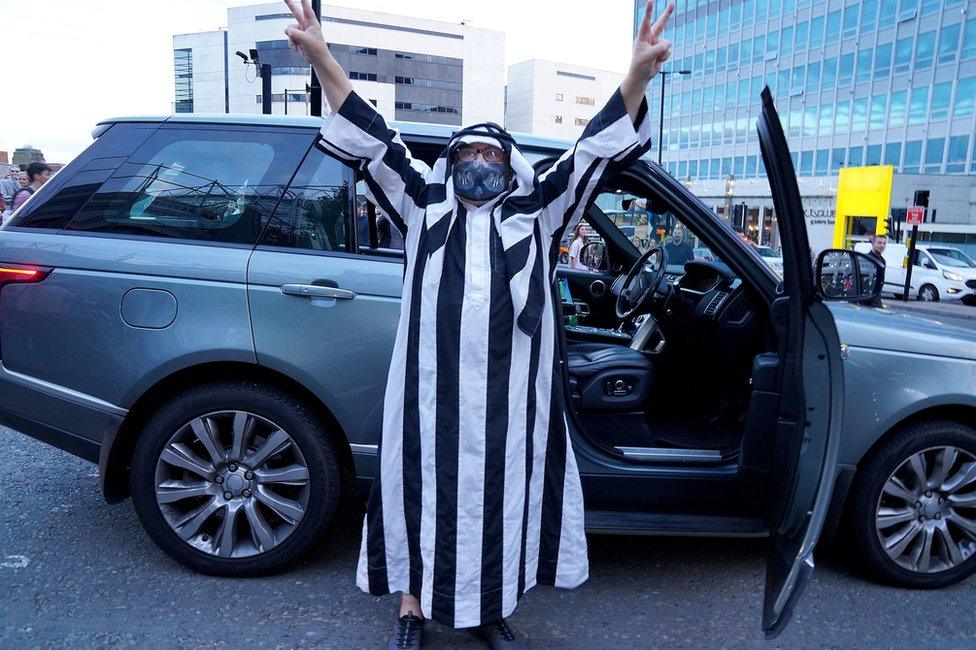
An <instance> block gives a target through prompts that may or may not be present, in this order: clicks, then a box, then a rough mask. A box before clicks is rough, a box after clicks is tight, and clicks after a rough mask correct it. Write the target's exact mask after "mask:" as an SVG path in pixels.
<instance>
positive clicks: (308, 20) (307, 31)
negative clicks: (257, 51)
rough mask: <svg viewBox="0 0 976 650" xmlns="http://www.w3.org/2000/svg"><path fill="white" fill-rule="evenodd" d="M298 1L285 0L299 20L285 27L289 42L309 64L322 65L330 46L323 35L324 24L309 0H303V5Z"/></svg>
mask: <svg viewBox="0 0 976 650" xmlns="http://www.w3.org/2000/svg"><path fill="white" fill-rule="evenodd" d="M298 1H299V0H285V4H286V5H288V8H289V9H290V10H291V14H292V16H294V17H295V20H296V21H297V22H295V23H292V24H291V25H289V26H288V27H286V28H285V35H286V36H288V44H289V45H290V46H291V48H292V49H294V50H297V51H298V53H299V54H300V55H301V56H302V58H303V59H305V60H306V61H308V62H309V64H311V65H313V66H314V65H321V64H322V63H323V62H324V61H325V60H326V57H328V56H329V48H328V47H326V45H325V38H324V37H323V36H322V26H321V25H320V24H319V19H318V16H316V15H315V12H314V11H313V10H312V6H311V5H310V4H309V2H308V0H301V3H302V4H301V7H299V6H298Z"/></svg>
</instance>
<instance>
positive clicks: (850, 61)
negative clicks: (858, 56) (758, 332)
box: [838, 52, 854, 86]
mask: <svg viewBox="0 0 976 650" xmlns="http://www.w3.org/2000/svg"><path fill="white" fill-rule="evenodd" d="M838 77H839V78H840V80H839V82H838V83H839V85H841V86H848V85H850V83H851V82H852V81H854V53H853V52H848V53H847V54H842V55H841V57H840V72H839V73H838Z"/></svg>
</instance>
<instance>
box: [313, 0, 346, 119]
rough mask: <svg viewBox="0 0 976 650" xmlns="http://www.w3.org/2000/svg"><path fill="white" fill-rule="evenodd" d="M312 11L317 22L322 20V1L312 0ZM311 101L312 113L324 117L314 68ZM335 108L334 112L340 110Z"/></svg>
mask: <svg viewBox="0 0 976 650" xmlns="http://www.w3.org/2000/svg"><path fill="white" fill-rule="evenodd" d="M312 11H313V12H314V13H315V20H318V21H321V20H322V0H312ZM309 95H310V97H309V101H310V102H311V107H310V111H309V112H310V113H311V114H312V115H314V116H316V117H322V86H320V85H319V78H318V76H316V74H315V68H312V83H310V84H309ZM338 108H339V107H338V106H333V107H332V110H336V109H338Z"/></svg>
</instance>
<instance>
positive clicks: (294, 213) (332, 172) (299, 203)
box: [261, 149, 350, 251]
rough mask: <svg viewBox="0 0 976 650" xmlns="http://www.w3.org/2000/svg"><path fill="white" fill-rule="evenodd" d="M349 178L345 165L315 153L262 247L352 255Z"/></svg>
mask: <svg viewBox="0 0 976 650" xmlns="http://www.w3.org/2000/svg"><path fill="white" fill-rule="evenodd" d="M349 178H350V174H349V173H348V172H347V170H346V167H345V166H344V165H343V164H342V163H340V162H339V161H338V160H336V159H335V158H332V157H331V156H327V155H325V154H324V153H322V152H321V151H320V150H318V149H312V151H311V152H310V153H309V154H308V157H307V158H306V159H305V162H303V163H302V166H301V168H300V169H299V170H298V173H297V174H296V175H295V179H294V180H293V181H292V183H291V185H289V187H288V191H287V192H286V193H285V196H284V198H282V200H281V202H280V203H279V204H278V208H277V209H276V210H275V212H274V215H273V216H272V218H271V222H270V223H269V224H268V227H267V229H266V230H265V231H264V234H263V235H262V236H261V244H262V245H267V246H286V247H289V248H300V249H303V250H315V251H348V250H349V245H350V242H349V232H348V222H349Z"/></svg>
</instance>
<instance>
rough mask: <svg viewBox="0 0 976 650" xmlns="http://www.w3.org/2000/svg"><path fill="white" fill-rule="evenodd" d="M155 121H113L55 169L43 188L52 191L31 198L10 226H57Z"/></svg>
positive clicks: (82, 201)
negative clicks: (117, 122)
mask: <svg viewBox="0 0 976 650" xmlns="http://www.w3.org/2000/svg"><path fill="white" fill-rule="evenodd" d="M157 127H158V124H151V123H146V124H141V123H136V124H113V125H112V126H111V127H109V128H108V129H107V130H106V131H105V132H104V133H102V134H101V135H100V136H99V137H98V139H97V140H95V142H93V143H92V144H91V146H89V147H88V149H86V150H85V151H84V152H82V154H81V155H79V156H78V157H77V158H76V159H75V160H74V161H72V162H71V164H70V165H68V166H67V167H65V168H64V169H62V170H61V171H59V172H58V173H56V174H55V175H54V176H53V177H52V178H51V180H50V181H48V184H47V187H46V188H45V189H49V190H53V194H52V195H50V196H49V197H48V198H46V199H45V200H43V201H42V202H36V201H32V202H30V203H28V204H27V205H25V206H24V208H23V209H22V210H21V211H20V212H18V213H17V217H16V219H14V220H13V221H12V222H11V226H12V227H18V228H44V229H53V230H60V229H61V228H64V227H65V226H66V225H67V224H68V222H69V221H71V218H72V217H74V216H75V215H76V214H77V213H78V211H79V210H80V209H81V208H82V206H84V205H85V203H87V202H88V200H89V199H91V197H92V196H93V195H94V194H95V192H97V191H98V189H99V188H100V187H101V186H102V183H104V182H105V181H106V180H108V179H109V177H110V176H111V175H112V172H114V171H115V170H116V169H117V168H118V166H119V165H120V164H121V163H122V162H123V161H124V160H125V157H126V156H128V155H129V154H131V153H132V152H133V151H135V149H136V147H138V146H139V145H140V144H142V143H143V141H144V140H145V139H146V137H147V136H148V135H149V134H151V133H152V132H153V131H155V130H156V128H157Z"/></svg>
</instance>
